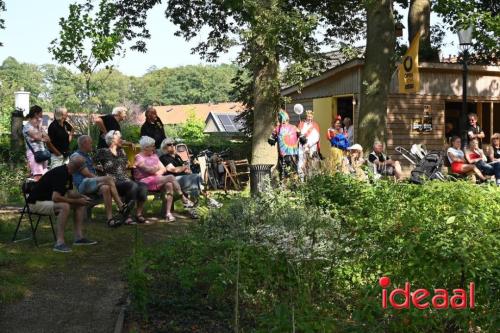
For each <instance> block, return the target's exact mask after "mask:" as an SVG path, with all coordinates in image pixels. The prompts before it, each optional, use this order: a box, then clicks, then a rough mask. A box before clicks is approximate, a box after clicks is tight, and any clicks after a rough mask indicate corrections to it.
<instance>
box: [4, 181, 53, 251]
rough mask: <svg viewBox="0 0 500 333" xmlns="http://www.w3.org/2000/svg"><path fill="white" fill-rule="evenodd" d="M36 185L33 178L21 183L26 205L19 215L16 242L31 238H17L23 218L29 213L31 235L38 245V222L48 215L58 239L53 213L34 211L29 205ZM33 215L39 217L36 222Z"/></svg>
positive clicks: (13, 239) (14, 240) (14, 238)
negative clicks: (30, 196) (29, 199)
mask: <svg viewBox="0 0 500 333" xmlns="http://www.w3.org/2000/svg"><path fill="white" fill-rule="evenodd" d="M35 185H36V182H35V181H34V180H32V179H26V180H25V181H24V182H23V183H22V185H21V192H22V193H23V198H24V207H23V209H22V210H21V211H20V212H21V216H20V217H19V221H18V222H17V227H16V231H15V232H14V237H12V241H13V242H16V241H17V242H19V241H22V240H26V239H29V238H24V239H20V240H16V238H17V232H18V231H19V227H20V226H21V222H22V220H23V217H24V215H28V220H29V222H30V227H31V236H32V238H33V241H34V242H35V245H36V246H38V241H37V239H36V231H37V229H38V224H39V223H40V220H41V218H42V217H44V216H47V217H48V218H49V221H50V227H51V228H52V235H53V236H54V241H56V232H55V230H54V224H53V222H52V214H39V213H34V212H32V211H31V210H30V207H29V205H28V198H29V195H30V193H31V191H33V189H34V186H35ZM32 216H35V217H38V218H37V220H36V223H34V219H32Z"/></svg>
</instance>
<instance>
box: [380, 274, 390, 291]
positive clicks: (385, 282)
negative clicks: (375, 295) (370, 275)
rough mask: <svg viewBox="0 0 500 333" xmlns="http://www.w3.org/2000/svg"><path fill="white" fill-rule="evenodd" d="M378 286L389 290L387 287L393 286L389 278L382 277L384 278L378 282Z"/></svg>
mask: <svg viewBox="0 0 500 333" xmlns="http://www.w3.org/2000/svg"><path fill="white" fill-rule="evenodd" d="M378 284H379V285H380V286H381V287H382V288H387V287H389V285H390V284H391V279H389V278H388V277H387V276H382V277H381V278H380V279H379V280H378Z"/></svg>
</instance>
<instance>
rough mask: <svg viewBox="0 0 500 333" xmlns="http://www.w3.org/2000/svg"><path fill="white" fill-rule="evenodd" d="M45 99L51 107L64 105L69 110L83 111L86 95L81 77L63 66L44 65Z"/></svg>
mask: <svg viewBox="0 0 500 333" xmlns="http://www.w3.org/2000/svg"><path fill="white" fill-rule="evenodd" d="M41 71H42V74H43V80H44V89H43V90H44V92H43V95H44V99H46V100H47V102H48V104H49V105H50V107H51V109H53V108H55V107H58V106H64V107H66V108H68V110H69V112H82V107H83V105H82V103H81V101H82V97H83V95H84V91H83V89H82V88H83V82H82V80H81V77H80V76H78V75H76V74H74V73H73V72H71V71H70V70H69V69H67V68H65V67H63V66H55V65H51V64H50V65H42V66H41Z"/></svg>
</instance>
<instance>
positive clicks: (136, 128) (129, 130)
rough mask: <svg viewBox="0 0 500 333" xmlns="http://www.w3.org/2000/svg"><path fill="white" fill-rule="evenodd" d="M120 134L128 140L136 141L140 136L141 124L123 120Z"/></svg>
mask: <svg viewBox="0 0 500 333" xmlns="http://www.w3.org/2000/svg"><path fill="white" fill-rule="evenodd" d="M120 127H121V130H122V136H123V138H124V139H125V140H127V141H129V142H134V143H138V142H139V139H140V138H141V126H140V125H135V124H131V123H129V122H124V123H123V124H122V125H121V126H120Z"/></svg>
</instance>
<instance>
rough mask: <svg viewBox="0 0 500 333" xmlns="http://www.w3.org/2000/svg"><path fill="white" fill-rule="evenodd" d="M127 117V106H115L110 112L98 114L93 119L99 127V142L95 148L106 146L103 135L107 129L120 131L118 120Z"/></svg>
mask: <svg viewBox="0 0 500 333" xmlns="http://www.w3.org/2000/svg"><path fill="white" fill-rule="evenodd" d="M126 117H127V108H125V107H123V106H117V107H115V108H114V109H113V111H112V112H111V114H107V115H104V116H100V117H97V118H95V119H94V123H95V124H96V125H97V127H99V132H101V133H100V134H101V135H100V136H99V143H98V144H97V148H108V145H107V144H106V141H105V140H104V137H105V136H106V133H108V132H109V131H120V132H121V128H120V122H121V121H124V120H125V118H126Z"/></svg>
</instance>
